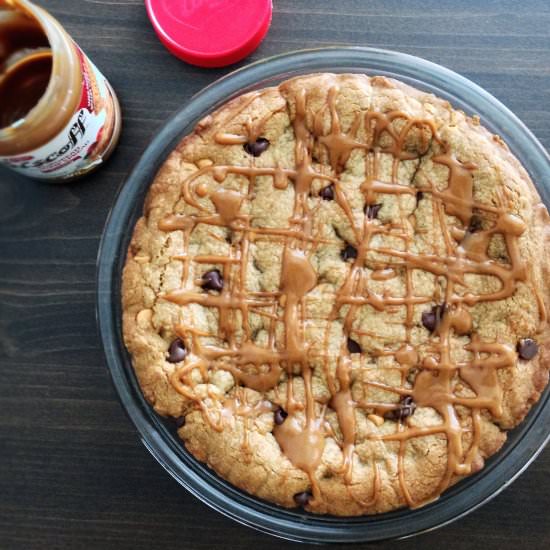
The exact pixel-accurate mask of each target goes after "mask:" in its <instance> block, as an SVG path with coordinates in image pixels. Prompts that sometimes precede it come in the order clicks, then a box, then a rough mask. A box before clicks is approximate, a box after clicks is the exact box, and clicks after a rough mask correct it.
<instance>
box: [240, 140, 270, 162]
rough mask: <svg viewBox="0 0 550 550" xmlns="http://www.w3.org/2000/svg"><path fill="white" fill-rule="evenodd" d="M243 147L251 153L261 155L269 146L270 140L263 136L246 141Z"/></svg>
mask: <svg viewBox="0 0 550 550" xmlns="http://www.w3.org/2000/svg"><path fill="white" fill-rule="evenodd" d="M243 147H244V150H245V151H246V152H247V153H248V154H249V155H252V156H253V157H259V156H260V155H261V154H262V153H263V152H264V151H265V150H266V149H267V148H268V147H269V140H267V139H265V138H262V137H261V138H258V139H257V140H256V141H253V142H252V143H245V144H244V145H243Z"/></svg>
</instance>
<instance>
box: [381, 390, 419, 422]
mask: <svg viewBox="0 0 550 550" xmlns="http://www.w3.org/2000/svg"><path fill="white" fill-rule="evenodd" d="M415 410H416V403H415V402H414V401H413V398H412V397H411V396H410V395H407V396H406V397H404V398H403V399H402V400H401V403H399V408H398V409H394V410H392V411H388V412H386V413H384V418H385V419H386V420H395V421H398V420H405V418H407V417H409V416H411V415H413V414H414V411H415Z"/></svg>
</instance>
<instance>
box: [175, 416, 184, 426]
mask: <svg viewBox="0 0 550 550" xmlns="http://www.w3.org/2000/svg"><path fill="white" fill-rule="evenodd" d="M182 426H185V416H178V417H177V418H176V428H178V429H179V428H181V427H182Z"/></svg>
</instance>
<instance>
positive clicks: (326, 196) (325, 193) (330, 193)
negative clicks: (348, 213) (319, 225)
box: [319, 185, 334, 201]
mask: <svg viewBox="0 0 550 550" xmlns="http://www.w3.org/2000/svg"><path fill="white" fill-rule="evenodd" d="M319 196H320V197H321V198H322V199H323V200H324V201H333V200H334V185H328V186H327V187H323V189H321V191H320V192H319Z"/></svg>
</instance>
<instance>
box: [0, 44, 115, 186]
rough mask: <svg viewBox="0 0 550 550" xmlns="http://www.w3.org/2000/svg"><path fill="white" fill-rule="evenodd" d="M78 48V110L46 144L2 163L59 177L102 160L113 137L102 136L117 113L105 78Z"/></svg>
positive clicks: (29, 172) (37, 174) (41, 176)
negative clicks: (80, 71) (79, 90)
mask: <svg viewBox="0 0 550 550" xmlns="http://www.w3.org/2000/svg"><path fill="white" fill-rule="evenodd" d="M76 49H77V52H78V55H79V58H80V66H81V69H82V94H81V99H80V103H79V105H78V108H77V110H76V112H75V113H74V114H73V116H72V117H71V119H70V121H69V123H68V124H67V125H66V126H65V128H63V130H61V131H60V132H59V134H57V136H55V137H54V138H53V139H52V140H51V141H49V142H48V143H46V144H45V145H42V146H41V147H39V148H37V149H34V150H33V151H29V152H26V153H23V154H20V155H17V156H10V157H2V156H0V163H2V164H5V165H6V166H7V167H8V168H11V169H12V170H16V171H17V172H20V173H21V174H24V175H25V176H29V177H31V178H38V179H45V180H48V179H51V180H54V179H55V180H59V179H64V178H71V177H74V176H77V175H79V174H83V173H85V172H87V171H88V170H90V169H91V168H93V167H94V166H96V165H97V164H101V162H102V161H103V155H102V153H103V151H104V150H105V148H106V147H105V146H106V144H108V142H109V141H110V140H107V143H105V140H103V139H102V137H103V134H104V132H105V130H106V129H107V128H109V130H110V131H112V128H113V122H114V121H113V120H112V117H115V116H117V115H116V113H115V109H114V99H113V97H112V95H111V92H110V89H109V86H108V85H107V81H106V79H105V77H104V76H103V75H102V74H101V72H100V71H99V70H98V69H97V68H96V67H95V65H94V64H93V63H92V62H91V61H90V60H89V59H88V58H87V57H86V55H85V54H84V53H83V52H82V51H81V50H80V49H79V48H78V46H76ZM90 73H91V74H90ZM94 83H95V87H94ZM94 92H95V93H94Z"/></svg>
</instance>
